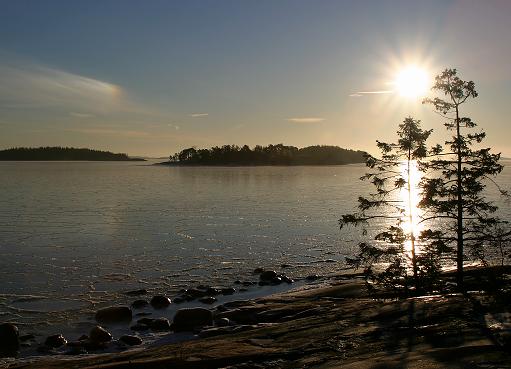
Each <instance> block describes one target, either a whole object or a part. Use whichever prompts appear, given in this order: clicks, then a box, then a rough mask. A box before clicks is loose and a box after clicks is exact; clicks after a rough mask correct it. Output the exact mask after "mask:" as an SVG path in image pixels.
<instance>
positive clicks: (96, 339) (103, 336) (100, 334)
mask: <svg viewBox="0 0 511 369" xmlns="http://www.w3.org/2000/svg"><path fill="white" fill-rule="evenodd" d="M89 337H90V341H91V342H93V343H104V342H109V341H111V340H112V335H111V334H110V333H109V332H108V331H107V330H106V329H104V328H103V327H100V326H99V325H97V326H95V327H94V328H92V329H91V331H90V333H89Z"/></svg>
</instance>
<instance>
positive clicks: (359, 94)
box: [349, 90, 394, 97]
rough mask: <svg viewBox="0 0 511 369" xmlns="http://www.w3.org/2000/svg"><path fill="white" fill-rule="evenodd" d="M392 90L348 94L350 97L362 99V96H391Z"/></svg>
mask: <svg viewBox="0 0 511 369" xmlns="http://www.w3.org/2000/svg"><path fill="white" fill-rule="evenodd" d="M393 93H394V91H393V90H376V91H357V92H355V93H353V94H350V95H349V96H350V97H362V96H364V95H381V94H393Z"/></svg>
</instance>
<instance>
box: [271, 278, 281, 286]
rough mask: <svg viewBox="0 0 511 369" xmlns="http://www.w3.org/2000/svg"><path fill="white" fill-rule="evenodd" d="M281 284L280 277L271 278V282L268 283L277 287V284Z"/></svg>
mask: <svg viewBox="0 0 511 369" xmlns="http://www.w3.org/2000/svg"><path fill="white" fill-rule="evenodd" d="M281 283H282V278H281V277H278V276H277V277H275V278H273V279H272V280H271V281H270V284H272V285H277V284H281Z"/></svg>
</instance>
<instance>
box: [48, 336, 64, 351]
mask: <svg viewBox="0 0 511 369" xmlns="http://www.w3.org/2000/svg"><path fill="white" fill-rule="evenodd" d="M66 343H67V340H66V339H65V338H64V336H63V335H61V334H54V335H53V336H49V337H47V338H46V341H44V344H45V345H46V346H48V347H52V348H58V347H62V346H64V345H65V344H66Z"/></svg>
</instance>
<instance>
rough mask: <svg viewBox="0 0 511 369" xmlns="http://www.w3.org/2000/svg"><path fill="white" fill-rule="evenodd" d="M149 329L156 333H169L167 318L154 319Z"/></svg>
mask: <svg viewBox="0 0 511 369" xmlns="http://www.w3.org/2000/svg"><path fill="white" fill-rule="evenodd" d="M149 327H150V328H151V329H152V330H153V331H157V332H163V331H170V322H169V320H168V319H167V318H158V319H154V320H153V321H152V322H151V324H149Z"/></svg>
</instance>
